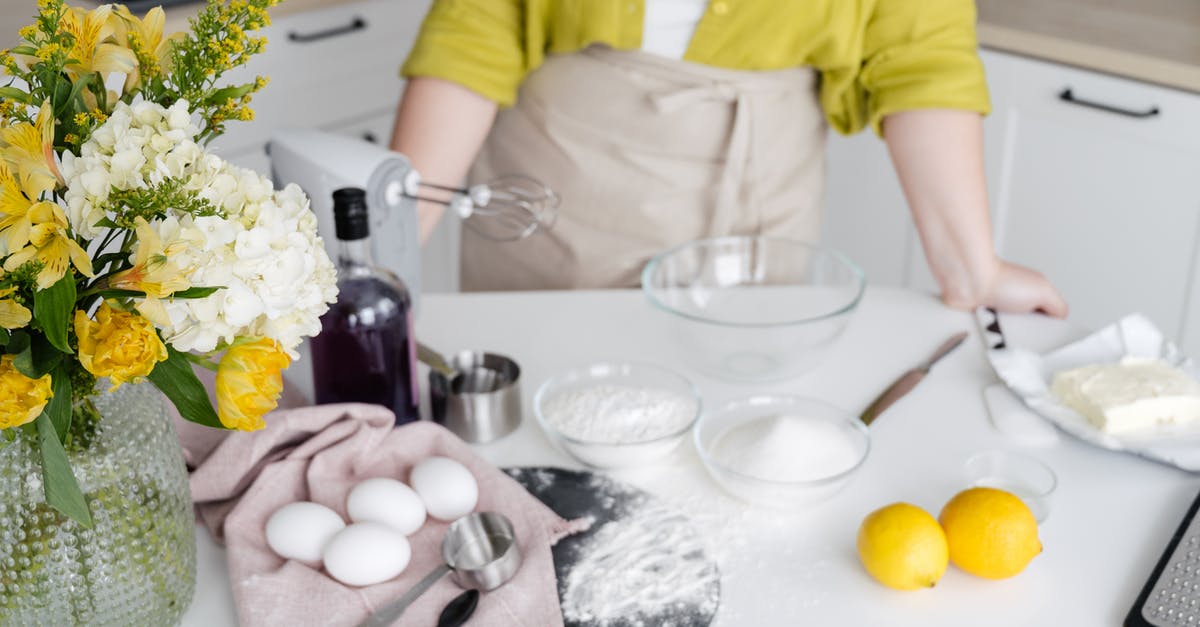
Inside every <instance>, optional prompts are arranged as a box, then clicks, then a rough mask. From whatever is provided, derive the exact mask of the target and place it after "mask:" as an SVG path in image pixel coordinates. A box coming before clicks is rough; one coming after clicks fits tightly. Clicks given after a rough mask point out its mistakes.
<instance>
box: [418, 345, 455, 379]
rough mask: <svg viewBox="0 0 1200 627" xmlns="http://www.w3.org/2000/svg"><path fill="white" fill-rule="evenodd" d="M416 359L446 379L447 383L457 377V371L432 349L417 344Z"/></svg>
mask: <svg viewBox="0 0 1200 627" xmlns="http://www.w3.org/2000/svg"><path fill="white" fill-rule="evenodd" d="M417 359H419V360H420V361H421V363H424V364H425V365H426V366H429V367H430V368H433V369H434V370H435V371H437V373H438V374H440V375H442V376H443V377H446V380H447V381H453V380H454V379H455V378H457V377H458V374H459V373H458V371H457V370H455V369H454V366H451V365H450V363H449V362H447V361H446V358H445V357H442V354H441V353H439V352H437V351H435V350H433V349H432V348H430V347H428V346H426V345H425V344H422V343H420V342H417Z"/></svg>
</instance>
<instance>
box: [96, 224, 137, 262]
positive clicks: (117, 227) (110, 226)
mask: <svg viewBox="0 0 1200 627" xmlns="http://www.w3.org/2000/svg"><path fill="white" fill-rule="evenodd" d="M96 226H102V227H105V228H109V229H119V228H122V227H121V225H120V224H117V223H116V222H113V220H112V218H109V217H103V218H100V220H99V221H97V222H96ZM120 254H122V255H125V256H126V257H128V256H129V253H120Z"/></svg>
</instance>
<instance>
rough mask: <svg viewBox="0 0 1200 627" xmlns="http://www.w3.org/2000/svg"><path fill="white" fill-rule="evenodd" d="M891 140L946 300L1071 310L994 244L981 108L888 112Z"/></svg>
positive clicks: (962, 305) (965, 305)
mask: <svg viewBox="0 0 1200 627" xmlns="http://www.w3.org/2000/svg"><path fill="white" fill-rule="evenodd" d="M883 132H884V139H885V141H886V142H887V145H888V150H889V152H890V153H891V156H892V162H893V164H895V167H896V173H897V175H899V177H900V184H901V186H902V187H903V188H904V195H905V197H906V198H907V199H908V204H909V208H910V209H911V210H912V215H913V220H914V222H915V223H916V226H917V232H918V233H919V235H920V237H921V244H922V246H923V248H924V250H925V258H926V260H927V261H928V262H929V268H930V270H931V271H932V272H933V276H934V278H935V279H937V282H938V285H939V286H940V287H941V289H942V300H943V301H944V302H945V303H946V304H947V305H949V306H951V307H955V308H957V309H971V308H974V307H978V306H980V305H986V306H990V307H997V308H999V309H1003V310H1007V311H1043V312H1045V313H1049V314H1051V315H1054V316H1065V315H1066V312H1067V307H1066V303H1065V302H1064V301H1063V299H1062V297H1061V296H1060V295H1059V294H1058V292H1057V290H1055V289H1054V287H1053V286H1052V285H1051V284H1050V282H1049V281H1047V280H1046V279H1045V277H1043V276H1042V275H1040V274H1038V273H1037V272H1035V271H1033V270H1030V269H1028V268H1023V267H1021V266H1017V265H1014V264H1010V263H1007V262H1005V261H1003V260H1001V259H1000V258H999V257H997V255H996V251H995V247H994V245H993V243H992V228H991V222H990V219H989V216H988V201H987V182H986V178H985V175H984V170H983V124H982V118H981V116H980V115H979V114H978V113H974V112H971V111H954V110H943V109H928V110H917V111H905V112H901V113H895V114H892V115H889V116H888V117H887V118H886V119H885V120H884V125H883Z"/></svg>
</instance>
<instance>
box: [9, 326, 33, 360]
mask: <svg viewBox="0 0 1200 627" xmlns="http://www.w3.org/2000/svg"><path fill="white" fill-rule="evenodd" d="M28 348H29V334H28V333H26V332H25V331H13V334H12V337H11V338H9V340H8V345H7V346H5V352H6V353H8V354H9V355H20V354H21V353H23V352H25V351H26V350H27V349H28Z"/></svg>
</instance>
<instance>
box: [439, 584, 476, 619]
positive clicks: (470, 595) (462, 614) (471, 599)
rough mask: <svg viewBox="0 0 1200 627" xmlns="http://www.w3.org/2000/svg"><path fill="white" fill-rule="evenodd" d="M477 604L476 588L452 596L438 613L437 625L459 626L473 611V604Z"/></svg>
mask: <svg viewBox="0 0 1200 627" xmlns="http://www.w3.org/2000/svg"><path fill="white" fill-rule="evenodd" d="M478 604H479V591H478V590H474V589H472V590H467V591H466V592H464V593H462V594H460V595H458V596H456V597H454V599H453V600H451V601H450V602H449V603H447V604H446V607H445V609H443V610H442V613H441V614H439V615H438V622H437V627H461V626H462V625H464V624H466V622H467V619H469V618H471V615H472V614H474V613H475V606H476V605H478Z"/></svg>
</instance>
